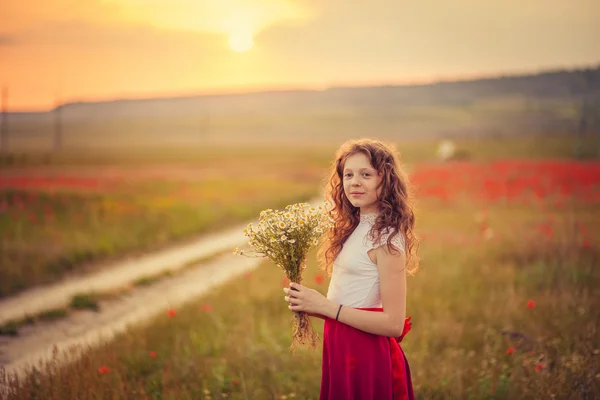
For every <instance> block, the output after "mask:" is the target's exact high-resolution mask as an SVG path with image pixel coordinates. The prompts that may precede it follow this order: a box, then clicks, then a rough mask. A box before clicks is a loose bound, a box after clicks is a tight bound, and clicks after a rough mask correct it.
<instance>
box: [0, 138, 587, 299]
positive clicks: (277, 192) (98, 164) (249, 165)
mask: <svg viewBox="0 0 600 400" xmlns="http://www.w3.org/2000/svg"><path fill="white" fill-rule="evenodd" d="M595 141H596V139H595V138H594V137H593V136H588V137H585V138H583V139H582V140H580V139H577V140H575V139H574V138H572V137H571V138H569V137H565V136H547V137H543V138H542V137H540V136H535V135H533V136H527V137H524V138H518V139H517V138H513V139H506V140H502V141H498V140H492V139H490V140H472V139H471V140H467V139H465V140H462V141H457V145H458V147H459V148H460V150H461V154H462V158H464V159H468V160H471V161H480V160H493V159H497V158H502V157H510V158H522V157H526V156H527V155H529V156H533V157H543V158H571V157H572V155H573V150H574V148H575V146H576V145H577V143H579V142H580V143H582V145H581V148H583V149H585V151H586V152H584V153H582V155H583V157H584V158H589V157H592V156H594V154H595V153H594V149H595ZM436 144H437V143H436V142H435V141H414V142H407V143H406V144H403V145H402V148H401V150H402V156H403V159H404V160H405V162H406V163H407V165H408V167H409V168H412V166H414V165H416V164H417V163H419V162H425V163H427V162H434V161H435V157H436ZM115 145H116V143H115ZM155 145H157V144H156V143H155ZM334 152H335V147H329V146H320V147H310V146H309V145H308V144H305V145H304V146H301V147H294V148H291V147H268V146H267V147H263V146H255V147H216V148H204V149H201V150H198V149H194V148H192V149H185V148H181V147H176V148H169V147H164V148H154V149H152V148H147V147H146V148H142V149H138V150H137V151H131V150H128V149H125V150H123V149H121V150H115V151H109V152H107V151H103V150H94V149H93V147H92V146H88V148H87V149H85V150H81V151H77V152H64V153H58V154H47V153H35V152H34V153H13V154H9V155H5V156H3V157H2V158H0V160H1V161H2V169H1V170H0V236H2V243H1V246H2V251H1V252H0V297H3V296H7V295H11V294H14V293H17V292H19V291H21V290H24V289H27V288H29V287H32V286H36V285H39V284H44V283H49V282H54V281H56V280H58V279H61V278H63V277H64V276H66V275H67V274H69V273H72V272H79V271H82V270H89V269H91V268H94V267H95V266H97V265H98V261H105V260H110V259H113V258H116V257H122V256H123V255H126V254H132V253H134V252H144V251H146V250H147V249H154V248H156V246H165V245H168V244H172V243H176V242H177V241H181V240H185V239H186V238H189V237H191V236H193V235H197V234H201V233H206V232H210V231H214V230H216V229H220V228H225V227H227V226H230V225H232V224H235V223H239V222H243V221H246V220H248V219H250V218H252V217H254V216H255V215H256V214H257V213H258V211H260V210H261V209H264V208H267V207H271V208H275V207H282V206H284V205H286V204H289V203H292V202H297V201H303V200H306V199H308V198H310V197H312V196H314V195H316V194H317V193H318V190H319V187H321V186H322V183H323V180H324V179H325V177H326V174H327V168H328V165H329V163H330V161H331V158H332V155H333V154H334Z"/></svg>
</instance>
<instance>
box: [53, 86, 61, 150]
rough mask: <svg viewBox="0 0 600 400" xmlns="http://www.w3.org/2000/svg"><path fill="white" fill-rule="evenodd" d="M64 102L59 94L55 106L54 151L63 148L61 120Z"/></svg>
mask: <svg viewBox="0 0 600 400" xmlns="http://www.w3.org/2000/svg"><path fill="white" fill-rule="evenodd" d="M61 112H62V104H60V99H59V97H58V96H57V97H56V102H55V108H54V151H55V152H57V151H59V150H60V149H61V148H62V120H61V117H62V116H61Z"/></svg>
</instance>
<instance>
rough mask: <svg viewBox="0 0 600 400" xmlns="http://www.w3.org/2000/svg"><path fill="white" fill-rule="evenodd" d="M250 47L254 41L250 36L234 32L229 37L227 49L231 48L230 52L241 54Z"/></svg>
mask: <svg viewBox="0 0 600 400" xmlns="http://www.w3.org/2000/svg"><path fill="white" fill-rule="evenodd" d="M252 46H254V40H253V39H252V35H251V34H248V33H243V32H236V33H232V34H231V35H230V36H229V47H231V50H233V51H237V52H238V53H243V52H245V51H248V50H250V49H251V48H252Z"/></svg>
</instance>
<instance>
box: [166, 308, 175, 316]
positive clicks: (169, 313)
mask: <svg viewBox="0 0 600 400" xmlns="http://www.w3.org/2000/svg"><path fill="white" fill-rule="evenodd" d="M167 315H168V316H169V317H170V318H173V317H174V316H176V315H177V311H175V310H174V309H172V308H169V310H168V311H167Z"/></svg>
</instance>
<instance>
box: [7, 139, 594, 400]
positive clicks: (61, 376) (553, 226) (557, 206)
mask: <svg viewBox="0 0 600 400" xmlns="http://www.w3.org/2000/svg"><path fill="white" fill-rule="evenodd" d="M560 140H562V142H561V141H560ZM560 140H558V139H557V140H556V142H545V143H543V144H542V143H540V144H539V145H537V146H536V143H535V142H534V141H533V140H531V141H528V140H523V141H521V142H517V141H514V142H494V144H495V145H494V146H490V144H491V143H489V142H487V143H486V142H483V143H481V142H480V143H475V142H473V143H470V144H469V143H467V144H465V143H461V144H460V145H461V147H462V148H465V149H467V150H468V151H467V153H468V154H469V155H470V159H471V161H469V162H463V163H449V164H443V165H442V164H440V165H437V166H431V165H429V167H428V166H427V163H421V162H423V161H431V159H432V156H431V153H432V152H433V151H434V149H433V147H432V146H431V145H429V146H428V145H426V144H423V143H419V144H415V145H414V147H410V146H411V145H410V144H407V145H406V146H403V147H402V149H403V153H404V154H405V155H407V156H408V157H409V158H410V157H415V158H414V159H412V160H413V161H414V162H416V161H419V163H418V164H417V163H415V164H413V163H411V164H410V165H409V166H408V167H409V169H410V170H411V171H412V173H413V175H412V176H414V177H415V180H416V181H417V182H421V185H422V186H423V187H422V190H421V196H420V198H419V203H418V207H417V221H418V223H417V226H418V229H417V234H418V235H419V237H421V245H420V257H421V269H420V270H419V271H418V272H417V274H416V275H415V276H413V277H410V278H409V280H408V309H407V312H408V315H409V316H411V317H412V322H413V326H412V330H411V331H410V332H409V333H408V335H407V336H406V337H405V339H404V341H403V342H402V345H403V349H404V351H405V353H406V355H407V358H408V361H409V363H410V366H411V370H412V371H413V382H414V385H415V390H416V394H417V398H419V399H541V398H550V399H553V398H555V399H592V398H596V397H598V395H599V394H600V340H599V339H598V338H599V337H600V336H599V335H598V331H599V330H600V310H599V309H598V307H597V304H600V289H599V288H600V273H599V270H598V268H597V265H598V264H599V262H600V249H599V248H598V243H599V241H598V239H599V238H600V212H599V211H598V207H597V205H598V201H599V199H598V197H597V196H598V194H599V193H600V191H599V189H600V187H599V185H598V176H597V175H598V174H596V173H593V172H592V173H591V174H590V173H586V171H596V170H597V168H598V163H589V164H581V163H570V162H564V163H554V162H552V163H548V162H546V161H544V162H542V163H540V165H543V166H544V167H543V168H542V167H540V168H537V167H535V164H530V165H529V167H527V166H524V165H523V164H520V163H518V162H515V161H514V159H518V158H523V157H524V155H528V157H527V158H529V159H543V158H552V159H557V158H563V159H569V158H570V149H571V148H572V144H573V142H572V141H569V140H568V139H564V138H563V139H560ZM502 159H504V161H502V163H489V162H484V160H497V161H500V160H502ZM511 160H512V161H511ZM498 165H500V166H502V168H506V166H507V165H508V166H509V167H510V168H509V170H508V171H506V170H504V169H501V170H498V169H497V166H498ZM465 166H467V167H469V168H470V169H468V170H467V171H469V172H465V169H464V167H465ZM532 166H533V167H535V169H532V170H530V171H529V172H530V173H529V174H528V173H525V170H523V168H530V167H532ZM438 167H441V170H442V172H443V174H440V172H439V170H440V168H438ZM422 168H425V170H422ZM427 168H429V169H427ZM499 171H504V172H499ZM502 174H505V175H502ZM464 175H468V176H464ZM424 178H425V179H426V181H425V183H426V185H425V184H424V183H423V181H422V179H424ZM466 178H468V179H466ZM509 178H510V179H509ZM533 178H535V179H533ZM419 180H421V181H419ZM465 182H467V183H468V186H464V185H465ZM498 184H503V185H504V187H505V188H508V189H510V190H506V192H505V193H504V194H498V193H496V194H495V195H494V196H488V197H486V196H481V190H484V193H487V192H485V190H491V191H495V190H496V189H497V185H498ZM516 187H518V188H520V189H519V190H516V189H515V188H516ZM425 189H426V190H425ZM513 189H514V190H513ZM440 194H441V195H440ZM323 277H324V278H325V279H322V278H323ZM285 283H286V282H285V279H284V276H283V273H282V272H281V271H280V270H278V269H277V268H276V267H275V266H274V265H272V264H271V263H267V262H265V263H264V264H262V265H261V266H260V267H259V268H258V269H257V270H256V271H254V272H252V273H248V274H246V275H244V276H243V277H240V278H238V279H235V280H233V281H231V282H229V283H227V284H225V285H223V286H222V287H219V288H216V289H214V290H213V291H212V292H210V293H209V294H208V295H206V296H203V297H202V298H198V299H195V300H193V301H191V302H189V303H188V304H187V305H186V306H185V307H181V308H179V309H177V310H170V311H169V312H168V313H165V314H164V315H160V316H158V317H156V318H155V319H154V320H152V321H150V322H148V323H147V324H144V325H141V326H136V327H132V328H130V329H129V330H128V331H127V332H126V333H124V334H122V335H120V336H119V337H117V338H116V339H115V340H113V341H111V342H110V343H108V344H106V345H103V346H101V347H99V348H94V349H87V350H86V351H85V353H84V355H83V357H81V358H80V359H78V360H76V361H74V362H73V363H72V364H70V365H67V366H65V367H59V366H58V364H56V363H53V362H48V363H41V364H40V365H39V366H38V367H37V369H36V370H35V371H31V372H30V373H29V374H28V376H27V377H26V378H25V379H23V380H20V381H18V382H17V381H10V380H9V379H8V378H7V377H4V378H2V377H1V376H0V384H2V383H5V384H6V385H7V386H8V387H9V388H10V390H11V392H10V394H9V395H8V399H41V398H43V399H65V398H77V399H113V398H136V399H222V398H230V399H292V398H297V399H316V398H318V392H319V385H320V377H321V371H320V365H321V364H320V363H321V360H320V356H321V354H320V351H321V350H320V346H319V347H318V349H317V350H316V351H314V352H311V351H310V350H308V349H301V350H299V351H298V352H297V353H296V354H294V355H292V354H291V353H290V351H289V350H288V347H289V345H290V343H291V320H292V315H291V313H290V311H289V310H288V309H287V303H285V301H284V300H283V296H284V293H283V291H282V286H283V285H285ZM305 284H306V285H308V286H310V287H314V288H316V289H318V290H319V291H320V292H321V293H323V294H325V293H326V290H327V284H328V279H327V277H325V276H324V275H323V272H322V271H320V270H319V268H318V266H317V264H316V262H315V254H314V253H311V255H310V258H309V266H308V268H307V270H306V272H305ZM313 324H314V327H315V330H316V331H317V332H318V333H319V334H321V335H322V331H323V321H322V320H319V319H313ZM74 351H75V350H74ZM62 357H68V355H64V354H56V358H57V359H61V358H62ZM3 381H4V382H3Z"/></svg>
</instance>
